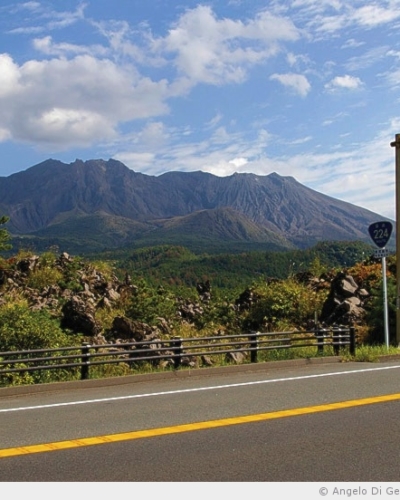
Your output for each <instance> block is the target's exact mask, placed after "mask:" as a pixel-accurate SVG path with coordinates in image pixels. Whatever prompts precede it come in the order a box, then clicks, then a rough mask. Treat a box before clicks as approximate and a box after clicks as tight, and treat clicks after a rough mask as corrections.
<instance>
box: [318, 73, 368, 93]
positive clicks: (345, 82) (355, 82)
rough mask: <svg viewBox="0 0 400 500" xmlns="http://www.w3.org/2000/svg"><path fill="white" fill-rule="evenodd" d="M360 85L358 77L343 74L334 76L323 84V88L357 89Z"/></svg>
mask: <svg viewBox="0 0 400 500" xmlns="http://www.w3.org/2000/svg"><path fill="white" fill-rule="evenodd" d="M362 86H363V83H362V81H361V80H360V78H358V77H356V76H350V75H343V76H335V78H333V79H332V80H331V81H330V82H328V83H327V84H326V85H325V88H326V89H327V90H330V91H334V90H337V89H348V90H357V89H359V88H360V87H362Z"/></svg>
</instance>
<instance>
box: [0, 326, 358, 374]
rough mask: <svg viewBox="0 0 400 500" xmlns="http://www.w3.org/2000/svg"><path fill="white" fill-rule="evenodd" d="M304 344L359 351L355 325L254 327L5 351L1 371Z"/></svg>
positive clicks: (85, 367)
mask: <svg viewBox="0 0 400 500" xmlns="http://www.w3.org/2000/svg"><path fill="white" fill-rule="evenodd" d="M301 347H312V348H315V350H316V354H317V355H323V353H324V350H325V349H326V348H327V347H330V348H331V349H332V350H333V353H334V354H335V355H338V354H339V353H340V350H341V349H344V348H345V349H347V350H348V352H349V354H350V355H354V354H355V349H356V339H355V329H354V327H349V328H342V327H332V328H329V329H328V328H322V329H318V330H309V331H303V332H298V331H287V332H268V333H262V332H250V333H243V334H235V335H218V336H210V337H196V338H180V337H173V338H172V339H169V340H158V339H156V340H147V341H143V342H129V343H117V344H103V345H92V344H90V343H87V342H84V343H83V344H82V345H81V346H72V347H60V348H54V349H34V350H26V351H9V352H0V376H1V375H6V374H11V373H16V372H19V373H21V372H34V371H36V372H37V371H41V370H60V369H61V370H64V371H65V370H72V369H76V368H80V378H81V380H85V379H88V378H90V367H91V366H92V367H94V366H98V365H108V364H115V363H125V364H129V365H133V366H137V365H138V364H140V362H146V361H148V362H151V363H153V364H157V363H158V362H161V361H166V360H167V361H169V362H170V363H171V364H172V365H173V367H174V368H175V369H178V368H179V367H180V366H183V364H184V360H190V359H192V358H196V357H201V356H213V355H222V354H229V353H239V352H242V353H246V354H247V355H248V357H249V360H250V362H251V363H257V362H258V361H259V354H260V353H261V352H263V351H271V350H280V349H295V348H301Z"/></svg>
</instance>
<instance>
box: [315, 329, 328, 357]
mask: <svg viewBox="0 0 400 500" xmlns="http://www.w3.org/2000/svg"><path fill="white" fill-rule="evenodd" d="M325 332H326V330H325V328H319V329H318V330H317V332H316V337H317V346H318V354H323V352H324V337H325Z"/></svg>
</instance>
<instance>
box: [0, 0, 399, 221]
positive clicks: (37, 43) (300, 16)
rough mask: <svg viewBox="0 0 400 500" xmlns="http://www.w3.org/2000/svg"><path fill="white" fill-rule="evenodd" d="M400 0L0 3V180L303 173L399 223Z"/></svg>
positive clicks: (319, 186) (318, 186)
mask: <svg viewBox="0 0 400 500" xmlns="http://www.w3.org/2000/svg"><path fill="white" fill-rule="evenodd" d="M399 87H400V0H376V1H368V0H346V1H344V0H286V1H283V0H279V1H278V0H276V1H274V0H272V1H268V0H264V1H261V0H225V1H220V0H211V1H207V2H203V3H202V2H198V1H192V0H181V1H180V0H178V1H172V0H146V1H143V0H129V1H128V0H87V1H84V2H80V1H75V0H63V1H27V2H9V3H7V1H5V2H3V3H2V5H1V6H0V158H1V161H0V175H1V176H8V175H10V174H12V173H14V172H18V171H20V170H25V169H27V168H29V167H31V166H33V165H35V164H37V163H40V162H41V161H44V160H46V159H47V158H55V159H59V160H61V161H63V162H66V163H70V162H73V161H74V160H75V159H76V158H80V159H82V160H89V159H94V158H103V159H105V160H107V159H109V158H115V159H117V160H120V161H122V162H123V163H125V165H127V166H128V167H129V168H131V169H133V170H135V171H137V172H142V173H146V174H148V175H160V174H161V173H163V172H166V171H171V170H180V171H194V170H203V171H206V172H210V173H213V174H215V175H218V176H227V175H231V174H233V173H234V172H239V173H241V172H253V173H255V174H258V175H268V174H269V173H271V172H277V173H278V174H280V175H284V176H286V175H291V176H293V177H294V178H295V179H297V180H298V181H299V182H301V183H302V184H304V185H306V186H308V187H310V188H312V189H315V190H317V191H319V192H322V193H324V194H327V195H329V196H332V197H334V198H338V199H341V200H344V201H348V202H350V203H354V204H355V205H359V206H361V207H365V208H368V209H369V210H372V211H374V212H376V213H378V214H381V215H383V216H385V217H390V218H393V219H394V218H395V151H394V148H391V147H390V142H391V141H393V140H394V138H395V135H396V134H397V133H400V113H399V110H400V109H399V108H400V106H399V105H400V98H399V97H400V94H399Z"/></svg>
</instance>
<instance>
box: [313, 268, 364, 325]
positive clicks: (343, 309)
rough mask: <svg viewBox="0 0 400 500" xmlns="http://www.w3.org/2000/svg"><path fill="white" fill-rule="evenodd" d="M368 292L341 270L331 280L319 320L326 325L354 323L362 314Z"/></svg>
mask: <svg viewBox="0 0 400 500" xmlns="http://www.w3.org/2000/svg"><path fill="white" fill-rule="evenodd" d="M369 296H370V294H369V293H368V291H367V290H365V289H364V288H361V287H359V286H358V285H357V283H356V282H355V281H354V278H353V277H352V276H350V275H348V274H345V273H343V272H340V273H338V274H337V275H336V276H335V278H334V279H333V280H332V281H331V284H330V291H329V295H328V297H327V299H326V301H325V303H324V305H323V308H322V311H321V316H320V321H321V322H322V323H323V324H326V325H356V324H359V323H360V322H361V321H362V319H363V317H364V315H365V308H364V304H365V301H366V300H367V299H368V297H369Z"/></svg>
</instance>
